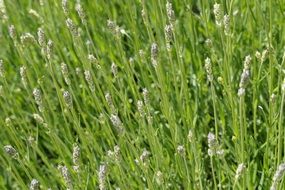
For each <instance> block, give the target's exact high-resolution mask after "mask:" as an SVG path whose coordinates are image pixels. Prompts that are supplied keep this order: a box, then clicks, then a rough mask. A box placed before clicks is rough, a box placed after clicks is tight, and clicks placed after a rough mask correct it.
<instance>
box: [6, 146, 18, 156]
mask: <svg viewBox="0 0 285 190" xmlns="http://www.w3.org/2000/svg"><path fill="white" fill-rule="evenodd" d="M4 151H5V152H6V153H7V154H8V155H9V156H11V157H13V158H15V157H16V156H18V152H17V151H16V149H15V148H13V147H12V146H11V145H5V146H4Z"/></svg>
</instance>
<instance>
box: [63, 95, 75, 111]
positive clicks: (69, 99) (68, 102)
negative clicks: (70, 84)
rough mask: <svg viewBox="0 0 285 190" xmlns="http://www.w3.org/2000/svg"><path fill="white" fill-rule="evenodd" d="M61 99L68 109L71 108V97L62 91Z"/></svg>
mask: <svg viewBox="0 0 285 190" xmlns="http://www.w3.org/2000/svg"><path fill="white" fill-rule="evenodd" d="M63 99H64V102H65V104H66V106H67V107H68V108H72V106H73V102H72V97H71V95H70V93H69V92H68V91H63Z"/></svg>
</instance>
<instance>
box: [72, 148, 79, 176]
mask: <svg viewBox="0 0 285 190" xmlns="http://www.w3.org/2000/svg"><path fill="white" fill-rule="evenodd" d="M79 158H80V147H79V146H78V145H77V144H75V145H73V152H72V162H73V169H74V171H75V172H79Z"/></svg>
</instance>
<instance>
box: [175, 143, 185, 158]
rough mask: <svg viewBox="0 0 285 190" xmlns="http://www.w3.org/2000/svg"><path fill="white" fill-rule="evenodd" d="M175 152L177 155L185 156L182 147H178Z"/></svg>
mask: <svg viewBox="0 0 285 190" xmlns="http://www.w3.org/2000/svg"><path fill="white" fill-rule="evenodd" d="M176 150H177V153H178V154H179V155H181V156H185V148H184V146H183V145H179V146H178V147H177V149H176Z"/></svg>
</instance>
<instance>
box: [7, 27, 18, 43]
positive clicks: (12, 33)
mask: <svg viewBox="0 0 285 190" xmlns="http://www.w3.org/2000/svg"><path fill="white" fill-rule="evenodd" d="M8 30H9V36H10V37H11V38H12V39H13V40H15V39H16V37H17V35H16V30H15V26H14V25H10V26H9V28H8Z"/></svg>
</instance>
